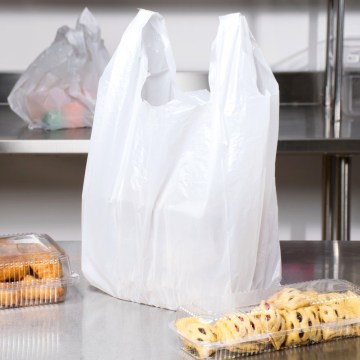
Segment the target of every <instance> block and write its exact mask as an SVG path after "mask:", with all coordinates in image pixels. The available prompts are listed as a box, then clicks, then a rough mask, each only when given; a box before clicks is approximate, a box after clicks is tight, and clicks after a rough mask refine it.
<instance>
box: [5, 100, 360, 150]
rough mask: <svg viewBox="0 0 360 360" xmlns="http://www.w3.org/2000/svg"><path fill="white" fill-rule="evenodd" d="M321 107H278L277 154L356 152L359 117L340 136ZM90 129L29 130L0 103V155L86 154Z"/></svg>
mask: <svg viewBox="0 0 360 360" xmlns="http://www.w3.org/2000/svg"><path fill="white" fill-rule="evenodd" d="M324 116H325V114H324V109H323V107H322V106H316V105H308V106H306V105H302V106H281V107H280V129H279V142H278V153H284V154H290V153H308V154H325V153H327V154H360V119H358V120H353V119H347V118H344V120H343V123H342V129H341V137H340V138H337V139H334V138H333V137H332V136H331V134H327V133H328V131H327V129H326V126H325V124H326V122H325V118H324ZM90 135H91V129H71V130H69V129H68V130H57V131H43V130H29V129H28V128H27V125H26V124H25V123H24V122H23V121H22V120H21V119H20V118H19V117H18V116H17V115H15V114H14V113H13V112H12V111H11V109H10V108H9V106H7V105H0V154H5V153H9V154H86V153H87V152H88V146H89V139H90Z"/></svg>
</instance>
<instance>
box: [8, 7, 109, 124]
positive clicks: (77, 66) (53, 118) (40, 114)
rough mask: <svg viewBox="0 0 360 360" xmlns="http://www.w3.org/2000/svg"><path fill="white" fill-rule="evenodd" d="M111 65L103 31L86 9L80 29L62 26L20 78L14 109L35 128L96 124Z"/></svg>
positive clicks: (14, 92)
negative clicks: (98, 102)
mask: <svg viewBox="0 0 360 360" xmlns="http://www.w3.org/2000/svg"><path fill="white" fill-rule="evenodd" d="M108 61H109V54H108V52H107V50H106V48H105V46H104V42H103V40H102V39H101V31H100V28H99V26H98V25H97V23H96V20H95V18H94V16H93V15H92V14H91V12H90V11H89V10H88V9H87V8H86V9H85V10H84V11H83V12H82V13H81V15H80V17H79V18H78V20H77V23H76V27H75V29H70V28H69V27H68V26H63V27H61V28H60V29H59V30H58V31H57V34H56V37H55V40H54V42H53V43H52V44H51V45H50V47H49V48H47V49H46V50H45V51H44V52H42V53H41V54H40V55H39V56H38V57H37V58H36V59H35V61H34V62H33V63H32V64H31V65H30V66H29V67H28V68H27V69H26V70H25V72H24V73H23V74H22V75H21V76H20V78H19V80H18V81H17V82H16V84H15V86H14V88H13V89H12V91H11V93H10V95H9V97H8V102H9V105H10V107H11V109H12V110H13V111H14V112H15V113H16V114H17V115H19V116H20V117H21V118H22V119H23V120H24V121H26V122H27V123H28V124H29V127H30V128H31V129H35V128H43V129H46V130H56V129H62V128H77V127H88V126H92V123H93V115H94V109H95V101H96V93H97V87H98V82H99V78H100V76H101V74H102V72H103V70H104V68H105V66H106V64H107V63H108Z"/></svg>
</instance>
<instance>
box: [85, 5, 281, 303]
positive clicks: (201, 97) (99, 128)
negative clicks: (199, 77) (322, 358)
mask: <svg viewBox="0 0 360 360" xmlns="http://www.w3.org/2000/svg"><path fill="white" fill-rule="evenodd" d="M175 75H176V69H175V64H174V59H173V55H172V53H171V49H170V44H169V40H168V37H167V32H166V28H165V24H164V20H163V18H162V17H161V15H159V14H157V13H153V12H150V11H146V10H140V12H139V13H138V15H137V16H136V18H135V19H134V20H133V22H132V23H131V24H130V25H129V27H128V28H127V30H126V31H125V33H124V35H123V38H122V40H121V42H120V45H119V47H118V49H117V51H116V53H115V54H114V56H113V57H112V59H111V60H110V63H109V65H108V66H107V68H106V69H105V71H104V74H103V75H102V77H101V80H100V83H99V92H98V100H97V104H96V110H95V122H94V127H93V132H92V138H91V144H90V152H89V157H88V162H87V168H86V174H85V182H84V189H83V205H82V211H83V212H82V231H83V234H82V237H83V238H82V241H83V244H82V269H83V273H84V275H85V276H86V278H87V279H88V280H89V282H90V283H91V284H92V285H94V286H96V287H98V288H100V289H101V290H103V291H105V292H107V293H109V294H111V295H113V296H115V297H118V298H121V299H127V300H132V301H136V302H140V303H145V304H151V305H155V306H159V307H164V308H168V309H176V308H177V307H178V306H179V305H181V304H190V303H193V302H197V303H199V302H200V301H202V303H203V304H205V303H206V299H207V298H209V299H210V298H214V297H220V296H223V297H224V298H226V299H231V298H233V297H234V296H235V294H236V293H238V292H239V291H246V290H252V289H259V288H267V287H271V286H274V285H277V284H278V283H279V281H280V273H281V262H280V247H279V241H278V219H277V200H276V189H275V155H276V146H277V137H278V112H279V93H278V85H277V83H276V81H275V79H274V77H273V74H272V72H271V70H270V68H269V67H268V65H267V64H266V62H265V60H264V58H263V56H262V54H261V51H260V50H259V49H258V47H257V45H256V43H255V42H254V40H253V38H252V36H251V34H250V32H249V29H248V26H247V23H246V20H245V18H244V17H243V16H242V15H240V14H231V15H227V16H223V17H220V25H219V29H218V33H217V36H216V39H215V41H214V43H213V46H212V55H211V64H210V74H209V80H210V90H211V91H210V93H209V92H208V91H205V90H202V91H197V92H191V93H183V92H181V91H180V90H179V89H178V88H177V87H176V82H175Z"/></svg>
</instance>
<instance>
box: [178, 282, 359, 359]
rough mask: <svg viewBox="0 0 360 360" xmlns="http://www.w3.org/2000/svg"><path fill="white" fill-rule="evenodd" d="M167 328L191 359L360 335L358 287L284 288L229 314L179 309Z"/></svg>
mask: <svg viewBox="0 0 360 360" xmlns="http://www.w3.org/2000/svg"><path fill="white" fill-rule="evenodd" d="M171 327H172V328H173V329H174V330H175V331H176V332H177V334H178V336H179V339H180V342H181V346H182V349H183V350H185V351H186V352H187V353H188V354H189V355H191V356H192V357H194V358H196V359H208V358H211V359H235V358H237V357H242V356H247V355H253V354H258V353H261V352H265V351H274V350H281V349H286V348H292V347H297V346H302V345H311V344H316V343H319V342H323V341H329V340H333V339H338V338H344V337H351V336H360V288H358V287H357V286H355V285H353V284H351V283H349V282H347V281H343V280H315V281H310V282H304V283H297V284H292V285H286V286H283V287H280V288H279V289H276V290H275V291H274V293H272V294H271V295H270V296H268V297H266V298H265V299H263V300H262V301H261V302H260V303H258V304H257V305H253V306H248V307H241V308H238V309H234V310H233V311H230V312H229V311H225V312H220V313H218V312H217V313H214V312H211V311H204V310H199V309H197V310H194V309H180V310H179V311H178V313H177V319H176V321H175V322H174V323H173V324H171Z"/></svg>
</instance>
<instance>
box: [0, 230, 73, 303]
mask: <svg viewBox="0 0 360 360" xmlns="http://www.w3.org/2000/svg"><path fill="white" fill-rule="evenodd" d="M78 278H79V275H77V274H75V273H73V272H72V271H71V267H70V262H69V258H68V256H67V255H66V254H65V252H64V250H63V249H61V248H60V247H59V246H58V245H57V244H56V243H55V242H54V240H52V239H51V238H50V237H49V236H48V235H43V234H41V235H38V234H20V235H6V236H0V308H1V309H5V308H14V307H22V306H31V305H40V304H53V303H58V302H62V301H64V300H65V297H66V292H67V287H68V286H69V285H72V284H73V283H74V282H76V281H77V280H78Z"/></svg>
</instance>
